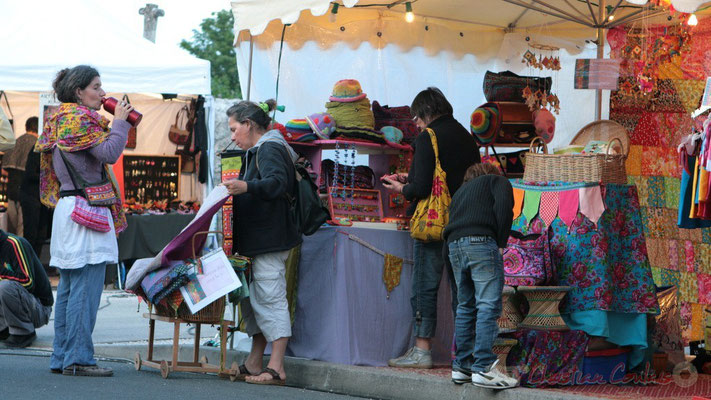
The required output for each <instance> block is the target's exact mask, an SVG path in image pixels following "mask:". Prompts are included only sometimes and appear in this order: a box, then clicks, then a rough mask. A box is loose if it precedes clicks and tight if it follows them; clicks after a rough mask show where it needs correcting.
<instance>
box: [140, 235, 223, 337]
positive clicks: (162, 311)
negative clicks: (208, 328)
mask: <svg viewBox="0 0 711 400" xmlns="http://www.w3.org/2000/svg"><path fill="white" fill-rule="evenodd" d="M210 233H219V234H220V235H223V239H224V233H223V232H222V231H201V232H195V234H194V235H193V237H192V246H191V248H192V249H193V260H198V258H197V254H195V238H196V237H198V236H200V235H208V234H210ZM220 247H222V243H220ZM149 304H150V303H149ZM152 306H153V307H155V313H156V315H159V316H161V317H169V318H178V319H182V320H183V321H188V322H199V323H207V324H219V323H220V322H221V321H222V318H223V316H224V315H225V296H222V297H220V298H219V299H217V300H215V301H213V302H212V303H210V304H208V305H207V306H205V308H203V309H202V310H200V311H198V312H196V313H195V314H193V313H192V312H191V311H190V308H188V305H187V304H185V302H182V303H181V304H180V307H178V310H177V311H176V310H173V309H172V308H170V307H166V306H164V305H162V304H160V303H158V304H153V305H152ZM149 310H150V309H149ZM150 312H153V311H152V310H151V311H150Z"/></svg>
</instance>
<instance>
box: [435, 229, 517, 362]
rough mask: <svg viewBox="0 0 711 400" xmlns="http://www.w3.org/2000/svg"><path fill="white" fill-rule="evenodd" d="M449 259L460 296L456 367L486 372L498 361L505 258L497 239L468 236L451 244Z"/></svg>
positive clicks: (456, 333)
mask: <svg viewBox="0 0 711 400" xmlns="http://www.w3.org/2000/svg"><path fill="white" fill-rule="evenodd" d="M449 259H450V261H451V262H452V269H453V272H454V279H455V281H456V282H457V289H458V293H459V294H458V300H459V305H458V306H457V317H456V319H455V324H454V332H455V337H456V339H455V340H456V345H457V349H456V357H455V360H454V365H453V368H454V369H458V370H462V371H472V372H479V371H484V370H486V369H487V368H488V367H489V366H491V364H493V363H494V361H496V356H495V355H494V353H493V352H492V347H493V345H494V340H496V336H497V335H498V334H499V327H498V325H497V324H496V320H497V319H498V318H499V316H500V315H501V293H502V291H503V288H504V267H503V258H502V257H501V254H500V253H499V249H498V247H497V245H496V241H495V240H494V239H493V238H490V237H488V236H467V237H463V238H460V239H457V240H456V241H453V242H451V243H449Z"/></svg>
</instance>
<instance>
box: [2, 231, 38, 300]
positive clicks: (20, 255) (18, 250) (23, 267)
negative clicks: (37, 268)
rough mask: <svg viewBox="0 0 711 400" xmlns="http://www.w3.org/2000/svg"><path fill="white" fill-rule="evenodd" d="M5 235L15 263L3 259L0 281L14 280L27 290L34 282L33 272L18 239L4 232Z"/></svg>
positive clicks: (30, 288)
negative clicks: (14, 264)
mask: <svg viewBox="0 0 711 400" xmlns="http://www.w3.org/2000/svg"><path fill="white" fill-rule="evenodd" d="M3 233H4V232H3ZM5 236H6V240H7V243H9V244H10V247H11V248H12V252H13V253H14V255H15V259H16V260H17V265H16V266H13V265H12V263H9V262H7V261H3V263H2V266H0V281H2V280H8V281H15V282H17V283H19V284H20V285H22V287H24V288H25V289H27V290H28V291H29V290H32V287H33V286H34V284H35V281H34V274H33V271H32V267H31V266H30V263H29V260H28V257H27V253H25V249H24V247H23V246H22V244H21V243H20V240H19V239H17V238H16V237H14V236H12V235H7V234H5ZM16 269H17V270H16Z"/></svg>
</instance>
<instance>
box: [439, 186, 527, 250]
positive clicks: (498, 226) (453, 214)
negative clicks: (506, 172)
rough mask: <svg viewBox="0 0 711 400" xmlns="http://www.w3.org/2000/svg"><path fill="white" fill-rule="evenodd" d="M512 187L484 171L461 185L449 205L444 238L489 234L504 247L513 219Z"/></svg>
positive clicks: (452, 238)
mask: <svg viewBox="0 0 711 400" xmlns="http://www.w3.org/2000/svg"><path fill="white" fill-rule="evenodd" d="M513 205H514V200H513V188H512V187H511V183H509V181H508V179H506V178H504V177H503V176H499V175H483V176H480V177H478V178H474V179H472V180H471V181H469V182H467V183H465V184H464V185H462V187H460V188H459V191H457V194H455V195H454V196H452V203H451V204H450V205H449V224H448V225H447V226H446V227H445V228H444V239H445V240H446V241H447V242H452V241H455V240H457V239H459V238H463V237H465V236H490V237H492V238H494V239H496V243H497V245H498V246H499V248H504V247H506V242H507V241H508V237H509V232H510V231H511V222H512V221H513Z"/></svg>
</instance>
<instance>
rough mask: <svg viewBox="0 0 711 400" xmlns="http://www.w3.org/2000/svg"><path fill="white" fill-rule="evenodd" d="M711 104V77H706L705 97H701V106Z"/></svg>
mask: <svg viewBox="0 0 711 400" xmlns="http://www.w3.org/2000/svg"><path fill="white" fill-rule="evenodd" d="M709 106H711V78H706V86H705V87H704V97H703V98H702V99H701V107H702V108H703V107H709Z"/></svg>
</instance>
